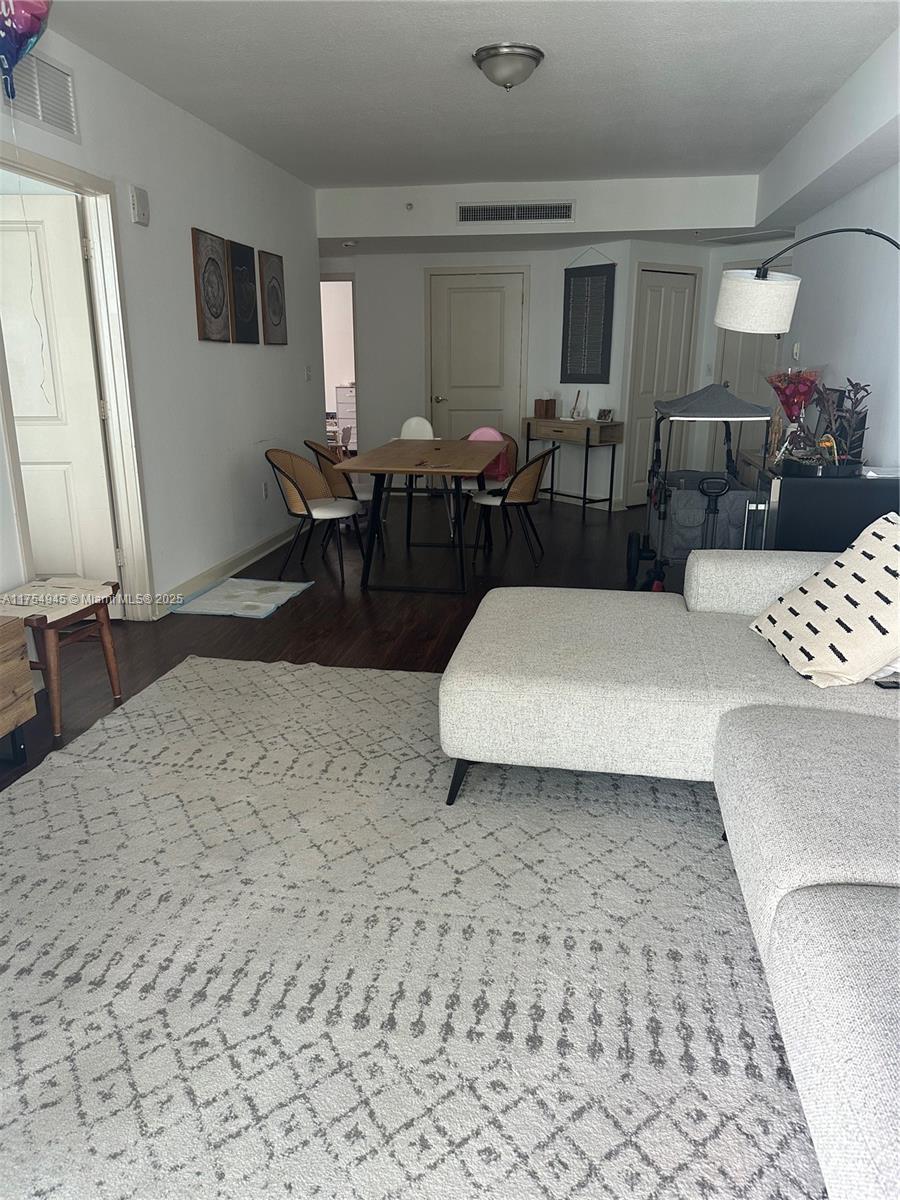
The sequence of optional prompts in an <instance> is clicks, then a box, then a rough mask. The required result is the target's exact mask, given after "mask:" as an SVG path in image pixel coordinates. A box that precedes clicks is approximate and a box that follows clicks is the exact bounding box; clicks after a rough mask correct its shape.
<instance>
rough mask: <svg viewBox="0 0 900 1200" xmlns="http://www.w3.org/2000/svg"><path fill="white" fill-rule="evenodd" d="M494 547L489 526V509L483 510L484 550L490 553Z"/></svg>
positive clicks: (492, 535)
mask: <svg viewBox="0 0 900 1200" xmlns="http://www.w3.org/2000/svg"><path fill="white" fill-rule="evenodd" d="M493 549H494V531H493V529H492V527H491V510H490V509H489V508H485V510H484V552H485V554H490V553H491V551H492V550H493Z"/></svg>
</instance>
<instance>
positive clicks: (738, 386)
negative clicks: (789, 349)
mask: <svg viewBox="0 0 900 1200" xmlns="http://www.w3.org/2000/svg"><path fill="white" fill-rule="evenodd" d="M783 350H784V338H776V337H775V336H774V335H773V334H764V333H739V332H737V331H736V330H734V329H722V330H720V331H719V343H718V347H717V352H716V382H717V383H724V384H725V386H726V387H727V388H729V389H730V390H731V391H732V392H734V394H735V395H736V396H740V398H741V399H742V400H749V401H751V403H753V404H764V405H765V406H766V408H770V409H774V408H775V407H776V405H777V400H776V397H775V393H774V392H773V391H772V388H771V387H770V385H769V384H768V383H767V382H766V376H767V375H771V374H772V373H773V372H774V371H777V370H779V368H780V366H781V360H782V353H783ZM748 428H749V433H750V434H751V435H752V447H751V446H750V444H749V443H744V434H745V433H746V432H748V429H747V428H745V427H744V426H743V425H741V424H736V425H735V426H734V427H733V428H732V437H733V438H734V451H735V455H736V454H737V450H738V447H739V445H743V447H744V449H745V450H746V449H748V448H752V449H753V450H757V449H759V447H760V444H761V441H762V434H761V433H760V432H759V426H756V425H753V426H750V427H748ZM710 438H711V445H710V448H709V464H710V466H711V467H713V468H714V469H716V470H720V469H722V468H723V467H724V465H725V448H724V445H723V441H722V427H721V426H716V427H714V428H713V429H711V430H710Z"/></svg>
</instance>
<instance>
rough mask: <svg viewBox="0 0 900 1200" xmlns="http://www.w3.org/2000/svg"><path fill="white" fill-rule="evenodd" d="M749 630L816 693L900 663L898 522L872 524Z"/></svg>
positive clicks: (888, 517) (893, 517)
mask: <svg viewBox="0 0 900 1200" xmlns="http://www.w3.org/2000/svg"><path fill="white" fill-rule="evenodd" d="M750 628H751V629H753V630H755V632H756V633H758V634H759V635H760V636H761V637H764V638H765V639H766V641H767V642H769V644H770V645H771V646H774V647H775V649H776V650H777V651H778V653H779V654H780V655H781V657H782V658H783V659H784V660H785V662H786V663H788V664H789V665H790V666H792V667H793V668H794V670H795V671H797V672H798V673H799V674H800V675H802V676H803V678H804V679H809V680H810V681H811V682H812V683H814V684H816V686H817V687H833V686H834V685H835V684H841V683H861V682H862V681H863V680H864V679H868V678H869V677H870V676H872V675H877V674H879V673H882V672H883V669H884V668H885V667H887V666H888V665H889V664H890V663H893V662H894V661H895V660H896V659H898V658H900V517H898V515H897V514H896V513H888V514H887V515H886V516H884V517H879V518H878V520H877V521H873V522H872V524H871V525H869V527H868V528H867V529H864V530H863V532H862V533H861V534H860V535H859V537H858V538H857V539H856V541H855V542H853V544H852V545H850V546H848V547H847V549H846V550H845V551H844V553H843V554H839V555H838V557H837V558H836V559H835V560H834V562H832V563H831V564H830V565H829V566H827V567H823V568H822V570H821V571H816V573H815V575H813V576H812V577H811V578H810V579H807V580H806V582H805V583H801V584H800V586H799V587H797V588H794V590H793V591H792V592H788V593H787V594H786V595H784V596H779V597H778V599H777V600H776V601H775V603H774V604H773V605H772V606H771V607H770V608H768V609H766V611H765V612H764V613H761V614H760V616H758V617H757V618H756V620H755V621H754V622H753V624H752V625H751V626H750Z"/></svg>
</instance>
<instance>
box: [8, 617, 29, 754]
mask: <svg viewBox="0 0 900 1200" xmlns="http://www.w3.org/2000/svg"><path fill="white" fill-rule="evenodd" d="M36 711H37V710H36V709H35V705H34V688H33V687H32V686H31V669H30V666H29V663H28V645H27V642H26V640H25V625H24V622H23V621H22V619H21V617H0V737H3V738H5V737H8V738H9V739H10V742H11V749H12V754H11V761H12V762H13V763H16V764H19V763H23V762H24V761H25V742H24V740H23V738H22V726H23V725H24V724H25V722H26V721H30V720H31V718H32V717H33V716H34V715H35V712H36Z"/></svg>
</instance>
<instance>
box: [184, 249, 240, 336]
mask: <svg viewBox="0 0 900 1200" xmlns="http://www.w3.org/2000/svg"><path fill="white" fill-rule="evenodd" d="M191 242H192V245H193V248H194V293H195V296H196V299H197V336H198V337H199V339H200V341H201V342H228V341H231V328H230V324H231V322H230V315H229V314H230V306H229V303H228V269H227V263H226V254H225V239H224V238H220V237H216V235H215V234H214V233H206V232H205V231H204V230H202V229H192V230H191Z"/></svg>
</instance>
